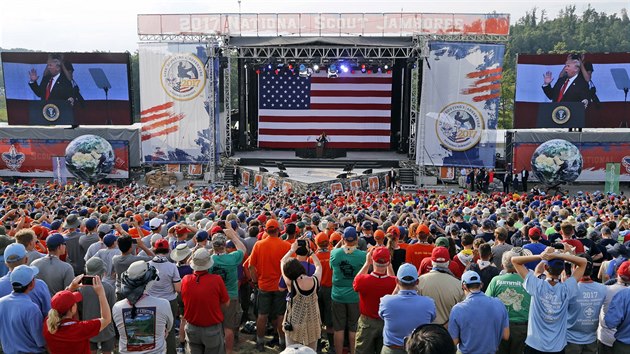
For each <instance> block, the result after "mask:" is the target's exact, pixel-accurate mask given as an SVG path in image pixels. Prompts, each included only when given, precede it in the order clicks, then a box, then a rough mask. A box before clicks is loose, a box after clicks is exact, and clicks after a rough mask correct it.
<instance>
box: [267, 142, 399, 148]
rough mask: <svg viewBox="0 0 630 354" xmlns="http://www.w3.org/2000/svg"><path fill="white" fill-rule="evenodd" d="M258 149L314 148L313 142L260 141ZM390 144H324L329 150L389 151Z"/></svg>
mask: <svg viewBox="0 0 630 354" xmlns="http://www.w3.org/2000/svg"><path fill="white" fill-rule="evenodd" d="M258 145H259V147H260V148H269V149H308V148H314V147H315V142H312V141H311V142H303V143H297V142H279V141H260V142H259V143H258ZM389 147H390V143H373V142H365V143H333V142H328V143H326V148H331V149H383V150H386V149H389Z"/></svg>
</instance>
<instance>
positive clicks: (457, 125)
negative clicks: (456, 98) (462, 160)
mask: <svg viewBox="0 0 630 354" xmlns="http://www.w3.org/2000/svg"><path fill="white" fill-rule="evenodd" d="M484 129H485V126H484V122H483V116H482V115H481V113H480V112H479V111H478V110H477V109H476V108H475V107H473V106H472V105H470V104H468V103H464V102H454V103H451V104H449V105H447V106H446V107H444V108H442V110H441V111H440V114H439V116H438V119H437V120H436V122H435V132H436V134H437V137H438V139H440V142H441V143H442V145H443V146H444V147H446V148H448V149H450V150H453V151H466V150H469V149H471V148H473V147H474V146H475V145H477V144H478V143H479V141H480V140H481V133H482V132H483V130H484Z"/></svg>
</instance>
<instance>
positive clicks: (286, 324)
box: [282, 322, 293, 332]
mask: <svg viewBox="0 0 630 354" xmlns="http://www.w3.org/2000/svg"><path fill="white" fill-rule="evenodd" d="M282 329H284V331H285V332H291V331H293V325H292V324H291V322H284V323H283V324H282Z"/></svg>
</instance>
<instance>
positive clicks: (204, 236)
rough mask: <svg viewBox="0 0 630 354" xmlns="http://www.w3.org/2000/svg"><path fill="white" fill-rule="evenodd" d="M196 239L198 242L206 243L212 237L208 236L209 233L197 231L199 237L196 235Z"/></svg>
mask: <svg viewBox="0 0 630 354" xmlns="http://www.w3.org/2000/svg"><path fill="white" fill-rule="evenodd" d="M195 237H196V238H197V241H205V240H207V239H208V237H210V235H208V231H205V230H199V231H197V235H195Z"/></svg>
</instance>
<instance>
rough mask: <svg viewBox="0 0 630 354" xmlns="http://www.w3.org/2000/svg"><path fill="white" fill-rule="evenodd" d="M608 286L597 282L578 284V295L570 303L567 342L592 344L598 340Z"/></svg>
mask: <svg viewBox="0 0 630 354" xmlns="http://www.w3.org/2000/svg"><path fill="white" fill-rule="evenodd" d="M606 291H607V290H606V285H604V284H600V283H596V282H587V283H585V282H580V283H578V293H577V296H576V297H575V298H573V301H571V303H569V328H568V330H567V342H569V343H573V344H591V343H594V342H595V341H596V340H597V326H598V325H599V311H600V310H601V308H602V305H603V304H604V299H605V298H606Z"/></svg>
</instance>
